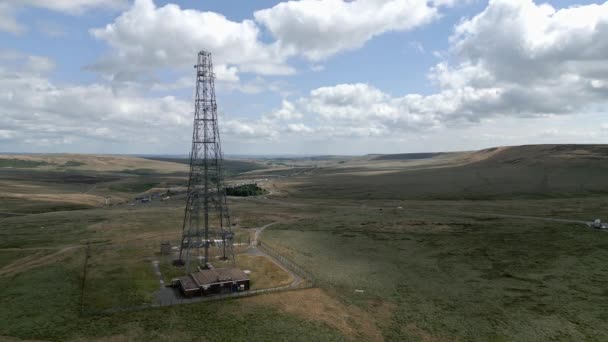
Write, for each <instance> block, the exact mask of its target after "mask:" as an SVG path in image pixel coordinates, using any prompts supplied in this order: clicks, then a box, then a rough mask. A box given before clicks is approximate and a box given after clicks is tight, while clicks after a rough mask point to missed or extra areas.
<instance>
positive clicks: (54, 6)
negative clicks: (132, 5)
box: [0, 0, 128, 35]
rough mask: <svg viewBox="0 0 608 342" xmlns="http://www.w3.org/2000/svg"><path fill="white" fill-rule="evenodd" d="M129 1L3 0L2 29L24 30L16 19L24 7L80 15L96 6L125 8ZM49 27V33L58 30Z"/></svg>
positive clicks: (1, 8) (1, 7) (0, 12)
mask: <svg viewBox="0 0 608 342" xmlns="http://www.w3.org/2000/svg"><path fill="white" fill-rule="evenodd" d="M127 3H128V1H127V0H3V1H2V3H0V31H4V32H9V33H14V34H20V33H22V32H24V31H25V30H26V27H25V26H23V25H21V24H19V23H18V22H17V20H16V19H15V13H16V12H17V11H18V10H19V9H21V8H24V7H38V8H44V9H48V10H51V11H56V12H62V13H66V14H71V15H79V14H82V13H84V12H86V11H88V10H91V9H95V8H105V9H122V8H125V6H126V5H127ZM47 26H48V25H47ZM48 28H49V31H48V33H49V34H51V35H52V34H55V33H56V32H57V30H56V29H52V27H51V26H48ZM42 29H44V27H43V28H42Z"/></svg>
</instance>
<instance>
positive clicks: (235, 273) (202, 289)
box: [176, 267, 250, 298]
mask: <svg viewBox="0 0 608 342" xmlns="http://www.w3.org/2000/svg"><path fill="white" fill-rule="evenodd" d="M249 284H250V281H249V276H248V275H247V274H246V273H245V272H243V271H242V270H240V269H238V268H234V267H231V268H215V269H204V270H200V271H198V272H193V273H191V274H189V275H187V276H184V277H180V278H178V280H177V282H176V285H177V286H178V287H179V288H180V290H181V292H182V294H183V295H184V296H185V297H188V298H189V297H193V296H208V295H213V294H220V293H232V292H239V291H247V290H249Z"/></svg>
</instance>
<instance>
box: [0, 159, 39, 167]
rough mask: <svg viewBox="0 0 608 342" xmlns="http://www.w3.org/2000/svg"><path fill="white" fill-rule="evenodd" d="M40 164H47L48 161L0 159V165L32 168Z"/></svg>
mask: <svg viewBox="0 0 608 342" xmlns="http://www.w3.org/2000/svg"><path fill="white" fill-rule="evenodd" d="M42 165H49V163H47V162H43V161H34V160H23V159H0V167H11V168H34V167H38V166H42Z"/></svg>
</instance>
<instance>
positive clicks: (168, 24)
mask: <svg viewBox="0 0 608 342" xmlns="http://www.w3.org/2000/svg"><path fill="white" fill-rule="evenodd" d="M453 2H454V1H448V2H445V1H435V2H432V1H431V2H429V1H427V0H388V1H377V0H355V1H344V0H324V1H318V0H301V1H288V2H283V3H279V4H278V5H276V6H274V7H272V8H268V9H264V10H260V11H256V12H254V15H253V16H254V18H255V20H243V21H241V22H236V21H232V20H229V19H227V18H226V17H224V16H223V15H221V14H218V13H215V12H202V11H198V10H193V9H182V8H180V7H179V6H177V5H175V4H167V5H165V6H160V7H157V6H156V5H155V4H154V2H153V0H135V2H134V4H133V6H132V7H131V8H130V9H129V10H127V11H126V12H124V13H122V15H121V16H119V17H118V18H116V20H115V21H114V22H113V23H110V24H108V25H106V26H105V27H102V28H96V29H92V30H91V34H92V35H93V36H94V37H95V38H96V39H99V40H101V41H104V42H106V43H107V44H108V45H109V47H110V51H109V53H108V55H106V56H105V57H103V58H102V59H100V60H99V61H97V62H96V63H94V64H93V65H91V66H90V69H92V70H95V71H99V72H102V73H105V74H109V75H112V77H113V78H114V79H116V80H121V79H128V80H132V79H134V78H136V77H137V74H138V73H141V72H152V71H155V70H158V69H162V68H185V67H187V66H190V65H191V64H192V63H193V57H192V56H194V55H195V53H196V52H197V51H198V50H201V49H206V50H210V51H212V52H213V54H214V60H215V62H216V64H217V67H218V68H219V70H226V71H230V72H229V73H218V75H217V76H218V79H220V80H228V79H227V78H226V77H228V78H231V79H234V78H236V77H238V76H237V74H238V73H240V72H249V73H255V74H258V75H289V74H293V73H294V72H295V69H294V68H293V67H292V66H290V65H289V64H288V60H289V58H291V57H294V56H304V57H306V58H308V59H310V60H312V61H318V60H321V59H324V58H327V57H329V56H331V55H334V54H336V53H339V52H341V51H346V50H352V49H356V48H359V47H361V46H362V45H363V44H364V43H365V42H366V41H368V40H370V39H372V38H373V37H374V36H378V35H381V34H383V33H385V32H389V31H407V30H411V29H413V28H415V27H419V26H421V25H424V24H426V23H429V22H430V21H432V20H434V19H436V18H437V17H438V16H439V8H440V7H441V6H446V5H452V3H453ZM262 29H267V30H268V31H269V32H270V34H271V35H272V36H273V37H274V39H275V40H274V41H270V42H263V41H262V39H261V35H262V33H261V32H262ZM313 69H314V70H321V67H320V66H318V65H315V66H314V67H313Z"/></svg>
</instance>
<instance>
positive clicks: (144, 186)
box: [108, 181, 160, 193]
mask: <svg viewBox="0 0 608 342" xmlns="http://www.w3.org/2000/svg"><path fill="white" fill-rule="evenodd" d="M159 185H160V183H157V182H146V181H134V182H128V183H120V184H117V185H110V186H109V187H108V188H109V189H110V190H112V191H118V192H131V193H140V192H144V191H147V190H150V189H152V188H155V187H158V186H159Z"/></svg>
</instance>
